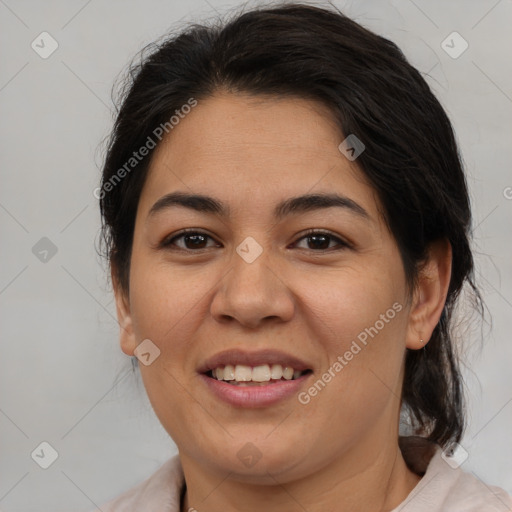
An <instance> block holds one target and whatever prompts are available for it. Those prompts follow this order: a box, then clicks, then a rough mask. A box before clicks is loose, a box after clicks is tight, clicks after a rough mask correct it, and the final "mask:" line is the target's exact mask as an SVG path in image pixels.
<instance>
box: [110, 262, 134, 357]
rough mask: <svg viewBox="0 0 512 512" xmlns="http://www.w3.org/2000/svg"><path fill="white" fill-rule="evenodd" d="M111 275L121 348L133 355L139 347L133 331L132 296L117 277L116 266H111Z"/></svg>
mask: <svg viewBox="0 0 512 512" xmlns="http://www.w3.org/2000/svg"><path fill="white" fill-rule="evenodd" d="M110 275H111V278H112V285H113V288H114V295H115V299H116V311H117V321H118V323H119V327H120V335H119V341H120V345H121V350H122V351H123V352H124V353H125V354H126V355H128V356H133V351H134V350H135V348H136V347H137V342H136V339H135V334H134V332H133V321H132V316H131V311H130V297H129V294H128V292H126V290H124V289H123V287H122V286H121V285H120V283H119V281H118V279H117V277H116V276H117V273H116V272H115V269H114V267H111V271H110Z"/></svg>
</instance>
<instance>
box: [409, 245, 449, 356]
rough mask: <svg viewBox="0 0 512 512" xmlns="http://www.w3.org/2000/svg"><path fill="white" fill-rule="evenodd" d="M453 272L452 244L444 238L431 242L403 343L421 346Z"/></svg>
mask: <svg viewBox="0 0 512 512" xmlns="http://www.w3.org/2000/svg"><path fill="white" fill-rule="evenodd" d="M451 273H452V247H451V245H450V242H449V241H448V240H447V239H446V238H443V239H440V240H436V241H435V242H433V243H431V244H430V247H429V250H428V258H427V261H426V262H425V263H424V265H423V266H422V268H421V270H420V272H419V275H418V279H417V285H416V288H415V290H414V293H413V301H412V306H411V310H410V313H409V325H408V329H407V336H406V346H407V348H409V349H412V350H418V349H421V348H423V347H424V346H425V345H426V344H427V343H428V340H429V339H430V337H431V336H432V332H433V331H434V329H435V327H436V325H437V324H438V322H439V319H440V318H441V314H442V312H443V308H444V304H445V302H446V296H447V294H448V288H449V286H450V278H451Z"/></svg>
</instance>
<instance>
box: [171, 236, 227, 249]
mask: <svg viewBox="0 0 512 512" xmlns="http://www.w3.org/2000/svg"><path fill="white" fill-rule="evenodd" d="M210 241H211V242H213V245H212V244H211V243H210V245H208V243H209V242H210ZM162 246H163V247H171V246H175V247H177V248H179V249H182V250H184V251H194V250H199V249H208V248H209V247H218V246H219V245H218V244H217V243H216V242H215V241H214V240H213V238H212V237H211V236H210V235H207V234H206V233H202V232H200V231H186V232H182V233H181V234H178V235H175V236H173V237H172V238H168V239H166V240H164V241H163V242H162Z"/></svg>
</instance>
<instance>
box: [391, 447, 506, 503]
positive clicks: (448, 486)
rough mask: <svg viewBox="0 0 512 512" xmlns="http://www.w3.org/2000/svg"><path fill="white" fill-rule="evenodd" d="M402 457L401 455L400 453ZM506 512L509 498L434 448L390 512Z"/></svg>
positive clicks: (503, 492) (499, 489) (438, 448)
mask: <svg viewBox="0 0 512 512" xmlns="http://www.w3.org/2000/svg"><path fill="white" fill-rule="evenodd" d="M404 458H405V454H404ZM402 510H403V511H404V512H405V511H406V510H407V511H408V510H414V511H415V512H510V511H512V497H511V496H510V495H509V494H508V493H507V492H505V491H504V490H503V489H501V488H499V487H495V486H492V485H488V484H487V483H485V482H484V481H482V480H481V479H480V478H479V477H478V476H477V475H475V474H474V473H470V472H466V471H464V470H463V465H462V466H459V465H457V464H456V463H455V462H454V461H453V460H451V459H449V458H447V457H445V456H444V455H443V452H442V450H441V448H440V447H437V448H436V449H435V450H434V452H433V456H432V457H431V459H430V462H429V463H428V467H427V468H426V472H425V474H424V475H423V478H422V479H421V481H420V482H419V483H418V485H417V486H416V487H415V488H414V489H413V490H412V492H411V493H410V494H409V496H408V497H407V498H406V500H405V501H404V502H402V503H401V504H400V505H399V506H398V507H397V508H395V509H394V510H393V512H401V511H402Z"/></svg>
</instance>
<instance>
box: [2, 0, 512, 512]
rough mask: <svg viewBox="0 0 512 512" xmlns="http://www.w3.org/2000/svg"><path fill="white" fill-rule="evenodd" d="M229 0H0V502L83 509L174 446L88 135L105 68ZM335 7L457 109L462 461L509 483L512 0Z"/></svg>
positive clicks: (110, 74) (107, 122)
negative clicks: (121, 330) (478, 317)
mask: <svg viewBox="0 0 512 512" xmlns="http://www.w3.org/2000/svg"><path fill="white" fill-rule="evenodd" d="M234 5H241V3H240V2H236V1H232V2H231V3H229V2H220V1H218V0H209V1H206V0H189V1H187V2H184V1H181V0H172V1H169V0H167V1H161V0H151V1H142V0H140V1H120V0H116V1H106V0H90V1H83V0H81V1H69V0H68V1H46V2H36V1H29V0H25V1H24V0H17V1H15V0H0V52H1V68H0V108H1V115H0V133H1V137H2V145H1V151H0V172H1V180H2V186H1V189H0V226H1V233H2V243H1V245H0V247H1V258H2V259H1V261H2V264H1V265H0V305H1V323H0V325H1V351H0V432H1V437H0V450H1V458H0V509H1V510H2V511H4V512H11V511H12V512H14V511H26V512H29V511H41V510H53V511H64V510H66V511H70V510H74V511H86V510H90V509H93V508H94V506H95V504H101V503H102V502H104V501H105V500H106V499H109V498H111V497H113V496H115V495H118V494H119V493H120V492H121V491H123V490H125V489H127V488H129V487H131V486H133V485H134V484H136V483H137V482H139V481H141V480H142V479H144V478H145V477H146V476H148V475H149V474H150V473H152V472H153V471H154V470H156V469H157V468H158V467H159V465H160V464H161V463H162V462H163V461H165V460H166V459H167V458H168V457H169V456H171V455H172V454H173V453H175V447H174V445H173V443H172V441H171V440H170V439H169V438H168V436H167V434H166V433H165V431H164V430H163V428H162V427H161V426H160V424H159V423H158V421H157V419H156V418H155V416H154V414H153V412H152V410H151V406H150V405H149V402H148V400H147V398H146V397H145V391H144V389H143V386H142V383H141V381H140V378H139V377H138V376H137V374H134V373H132V372H131V361H130V358H129V357H127V356H125V355H124V354H123V353H122V352H121V351H120V349H119V348H118V326H117V324H116V322H115V318H114V315H115V310H114V305H113V301H112V295H111V292H110V290H109V288H108V285H107V280H106V272H105V267H104V266H103V264H102V263H101V261H100V259H99V258H98V256H97V255H96V251H95V241H96V239H97V235H98V228H99V214H98V208H97V201H96V199H95V198H94V196H93V190H94V188H95V187H96V186H97V185H98V180H99V167H100V165H101V160H102V152H101V147H100V146H99V144H100V142H101V140H102V139H103V138H104V137H105V136H106V135H107V134H108V131H109V129H110V127H111V124H112V113H111V112H112V103H111V95H110V92H111V87H112V84H113V81H114V79H115V77H116V76H117V75H118V73H119V72H121V70H122V69H123V68H124V67H125V65H126V64H127V63H128V61H129V60H130V59H131V57H132V56H133V55H134V54H135V53H136V52H137V51H138V50H139V49H141V48H142V47H143V46H144V45H145V44H146V43H148V42H150V41H152V40H153V39H155V38H157V37H159V36H160V35H162V34H163V33H164V32H166V31H167V30H168V29H169V28H170V27H171V26H172V27H179V26H180V22H181V21H183V20H187V21H188V20H195V21H198V20H201V19H204V18H205V17H211V16H214V15H216V11H218V12H220V13H223V12H225V11H226V10H227V9H228V8H229V7H230V6H234ZM251 5H254V3H253V2H248V3H247V6H249V7H250V6H251ZM336 5H337V6H338V7H340V8H342V9H343V10H344V12H345V13H346V14H348V15H349V16H351V17H353V18H355V19H356V20H357V21H359V22H360V23H362V24H363V25H365V26H367V27H368V28H371V29H373V30H375V31H377V32H378V33H380V34H382V35H386V36H387V37H389V38H391V39H392V40H394V41H395V42H396V43H398V44H399V46H401V48H402V49H403V51H404V53H405V54H406V55H407V57H408V58H409V59H410V60H411V62H412V63H413V64H414V65H415V66H416V67H418V68H419V69H420V71H422V72H423V73H424V74H425V75H426V76H427V75H428V76H427V80H428V83H429V84H430V86H431V87H432V88H433V90H434V91H435V93H436V94H437V95H438V97H439V98H440V100H441V102H442V104H443V106H444V107H445V108H446V109H447V111H448V114H449V116H450V117H451V119H452V121H453V123H454V126H455V129H456V132H457V135H458V139H459V141H460V146H461V150H462V154H463V156H464V160H465V163H466V166H467V172H468V179H469V184H470V188H471V195H472V199H473V205H474V216H475V226H476V229H475V251H476V259H477V266H478V271H477V278H478V282H479V284H480V286H481V289H482V291H483V293H484V296H485V299H486V303H487V306H488V309H489V313H490V316H492V325H490V324H489V323H486V324H484V325H483V327H482V329H481V330H480V327H479V325H478V323H477V322H473V323H470V322H467V321H465V322H464V325H465V326H468V327H472V328H471V329H469V328H468V329H466V330H465V331H464V335H463V340H462V341H463V345H464V350H465V354H466V359H467V363H468V365H469V366H471V371H470V370H466V371H465V376H466V380H467V383H468V388H469V390H468V399H469V422H470V426H469V429H468V431H467V434H466V436H465V438H464V440H463V442H462V445H463V446H464V448H465V449H466V450H467V451H468V453H469V458H468V459H467V461H466V462H465V463H464V464H463V469H465V470H466V471H472V472H474V473H475V474H476V475H477V476H478V477H479V478H481V479H483V480H484V481H486V482H489V483H492V484H495V485H499V486H501V487H504V488H505V489H507V490H508V492H510V493H512V464H511V462H510V461H511V460H512V442H511V436H510V433H511V432H512V428H511V427H512V385H511V384H512V372H511V367H512V364H511V363H512V343H510V326H509V319H510V318H511V316H512V286H511V285H512V272H511V270H512V265H511V258H512V243H511V237H510V225H511V222H510V219H511V216H512V199H511V198H512V189H511V188H507V187H512V176H511V173H510V169H511V159H512V154H511V150H510V143H511V130H510V126H511V123H510V120H511V114H512V76H511V71H510V48H511V47H512V44H511V43H512V41H511V35H510V34H511V30H510V26H511V21H512V2H511V1H510V0H501V1H496V0H489V1H487V0H482V1H477V0H474V1H454V0H451V1H446V0H436V1H428V2H427V1H426V0H414V1H412V0H396V1H392V2H387V1H376V0H374V1H357V0H356V1H353V2H342V1H339V2H336ZM43 31H47V32H49V33H50V34H51V36H52V37H53V38H54V39H55V40H56V41H57V42H58V45H59V46H58V49H57V50H56V51H55V52H54V53H53V54H52V55H51V56H50V57H48V58H47V59H43V58H41V57H40V56H39V55H38V54H37V53H36V52H35V51H34V50H33V49H32V48H31V43H32V41H33V40H34V39H36V38H37V36H38V35H39V34H40V33H41V32H43ZM453 31H457V32H459V33H460V34H461V35H462V37H463V38H464V39H465V40H466V41H467V42H468V44H469V48H468V49H467V50H466V51H465V52H464V53H463V54H462V55H461V56H460V57H458V58H456V59H453V58H451V57H450V56H449V55H448V54H447V53H446V52H445V51H444V49H443V48H442V47H441V43H442V41H443V40H445V38H446V37H447V36H448V35H449V34H451V33H452V32H453ZM36 42H37V40H36ZM454 44H455V43H454ZM457 44H459V43H456V45H457ZM46 47H48V46H46ZM456 48H457V46H456ZM459 48H460V46H459ZM43 237H47V238H48V239H50V240H51V242H52V243H53V244H54V245H55V247H56V248H57V252H56V254H55V255H53V256H52V253H51V252H49V253H48V254H47V255H45V254H44V253H42V252H41V250H44V244H45V243H48V242H39V243H40V244H43V249H41V248H40V246H36V250H34V251H35V252H36V254H34V252H33V247H34V246H35V245H36V244H37V243H38V241H40V239H41V238H43ZM37 248H39V252H38V250H37ZM44 257H46V259H47V261H46V262H45V261H41V260H40V258H43V259H44ZM482 334H483V339H484V344H483V349H482V346H481V339H482ZM42 441H46V442H49V443H50V444H51V445H52V446H53V447H54V448H55V450H57V452H58V458H57V460H56V461H55V462H54V463H53V464H52V465H51V466H50V467H49V468H48V469H46V470H44V469H42V468H40V467H39V466H38V465H37V464H36V463H35V462H34V460H32V458H31V453H32V452H33V450H34V449H35V448H36V447H38V446H39V444H40V443H41V442H42Z"/></svg>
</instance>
